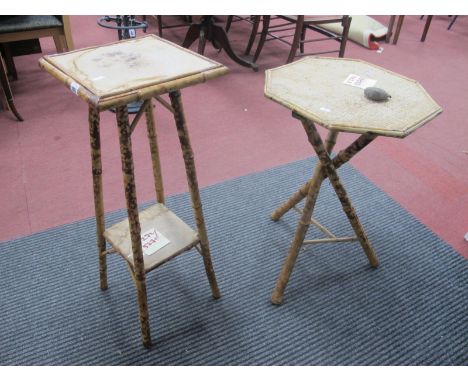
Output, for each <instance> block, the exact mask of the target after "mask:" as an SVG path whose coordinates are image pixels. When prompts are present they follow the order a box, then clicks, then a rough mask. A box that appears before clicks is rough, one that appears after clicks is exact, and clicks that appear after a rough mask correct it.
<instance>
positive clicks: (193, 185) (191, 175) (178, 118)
mask: <svg viewBox="0 0 468 382" xmlns="http://www.w3.org/2000/svg"><path fill="white" fill-rule="evenodd" d="M169 97H170V99H171V105H172V108H173V109H174V118H175V122H176V126H177V132H178V135H179V140H180V146H181V148H182V155H183V157H184V162H185V171H186V173H187V181H188V185H189V190H190V196H191V198H192V207H193V210H194V214H195V221H196V224H197V229H198V236H199V238H200V247H201V253H202V256H203V262H204V264H205V270H206V275H207V277H208V281H209V282H210V286H211V293H212V295H213V297H214V298H219V297H221V294H220V292H219V288H218V283H217V282H216V276H215V272H214V269H213V264H212V262H211V255H210V248H209V243H208V234H207V232H206V227H205V221H204V217H203V210H202V203H201V199H200V192H199V190H198V181H197V174H196V170H195V162H194V157H193V151H192V147H191V145H190V138H189V134H188V129H187V123H186V120H185V116H184V108H183V105H182V100H181V95H180V91H179V90H176V91H173V92H170V93H169Z"/></svg>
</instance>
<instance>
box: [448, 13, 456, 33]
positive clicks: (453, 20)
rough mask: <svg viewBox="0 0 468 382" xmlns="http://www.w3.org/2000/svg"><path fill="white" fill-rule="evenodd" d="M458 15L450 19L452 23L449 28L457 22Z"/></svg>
mask: <svg viewBox="0 0 468 382" xmlns="http://www.w3.org/2000/svg"><path fill="white" fill-rule="evenodd" d="M457 17H458V16H452V20H451V21H450V24H449V26H448V28H447V29H448V30H450V28H452V25H453V24H454V23H455V21H456V20H457Z"/></svg>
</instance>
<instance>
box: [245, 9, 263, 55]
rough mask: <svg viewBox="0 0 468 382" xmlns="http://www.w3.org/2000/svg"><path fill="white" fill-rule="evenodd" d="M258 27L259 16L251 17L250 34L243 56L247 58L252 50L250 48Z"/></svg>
mask: <svg viewBox="0 0 468 382" xmlns="http://www.w3.org/2000/svg"><path fill="white" fill-rule="evenodd" d="M259 26H260V16H258V15H256V16H253V20H252V31H251V32H250V37H249V42H248V43H247V47H246V48H245V52H244V55H246V56H248V55H249V54H250V51H251V50H252V46H253V44H254V42H255V37H257V33H258V27H259Z"/></svg>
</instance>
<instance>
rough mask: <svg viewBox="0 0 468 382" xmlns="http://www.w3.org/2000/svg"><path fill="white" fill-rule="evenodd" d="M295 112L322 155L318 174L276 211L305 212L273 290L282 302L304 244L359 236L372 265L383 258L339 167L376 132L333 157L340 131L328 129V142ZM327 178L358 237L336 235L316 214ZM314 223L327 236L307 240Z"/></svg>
mask: <svg viewBox="0 0 468 382" xmlns="http://www.w3.org/2000/svg"><path fill="white" fill-rule="evenodd" d="M293 116H294V117H295V118H298V119H300V120H301V122H302V125H303V127H304V130H305V132H306V134H307V137H308V140H309V142H310V144H311V145H312V147H313V148H314V150H315V152H316V153H317V155H318V159H319V162H318V164H317V166H316V167H315V170H314V174H313V176H312V178H311V180H309V181H308V182H307V183H306V184H304V185H303V186H302V187H301V188H300V189H299V190H298V191H297V192H296V193H295V194H294V195H292V196H291V197H290V198H289V199H288V200H287V201H286V202H285V203H284V204H283V205H281V206H280V207H279V208H278V209H277V210H276V211H274V212H273V214H272V219H273V220H279V219H280V218H281V216H282V215H284V214H285V213H286V212H287V211H289V210H290V209H295V210H296V211H297V212H299V213H300V214H301V218H300V220H299V223H298V225H297V229H296V233H295V236H294V239H293V241H292V244H291V247H290V249H289V252H288V255H287V257H286V260H285V262H284V265H283V268H282V270H281V272H280V275H279V278H278V280H277V283H276V286H275V288H274V290H273V294H272V297H271V302H272V303H273V304H275V305H279V304H281V303H282V301H283V294H284V290H285V289H286V286H287V283H288V281H289V278H290V276H291V273H292V270H293V268H294V264H295V262H296V259H297V256H298V254H299V251H300V249H301V248H302V247H303V246H304V245H308V244H319V243H334V242H350V241H356V240H357V241H359V243H360V244H361V246H362V248H363V250H364V252H365V254H366V256H367V258H368V260H369V263H370V265H371V266H372V267H374V268H376V267H377V266H378V265H379V261H378V259H377V257H376V255H375V253H374V250H373V248H372V246H371V244H370V242H369V240H368V238H367V235H366V233H365V232H364V229H363V227H362V225H361V223H360V221H359V219H358V217H357V214H356V212H355V210H354V207H353V206H352V204H351V201H350V199H349V197H348V195H347V192H346V190H345V188H344V187H343V185H342V184H341V181H340V178H339V176H338V174H337V171H336V170H337V169H338V168H339V167H340V166H341V165H343V164H344V163H346V162H348V161H349V160H350V159H351V158H352V157H353V156H354V155H356V154H357V153H358V152H359V151H360V150H362V149H363V148H364V147H365V146H367V145H368V144H369V143H370V142H372V141H373V140H374V139H375V138H376V135H374V134H372V133H366V134H363V135H361V136H360V137H359V138H357V139H356V140H355V141H354V142H353V143H351V144H350V145H349V146H348V147H347V148H345V149H343V150H341V151H340V152H339V153H338V154H337V155H336V156H335V157H334V158H333V159H332V158H331V157H330V153H331V151H332V149H333V147H334V145H335V143H336V139H337V136H338V132H336V131H330V132H329V133H328V136H327V139H326V141H325V143H323V141H322V138H321V137H320V135H319V133H318V131H317V128H316V127H315V125H314V123H313V122H312V121H310V120H308V119H305V118H302V117H300V116H298V115H297V114H294V113H293ZM326 178H328V179H329V180H330V182H331V184H332V186H333V189H334V191H335V193H336V195H337V196H338V198H339V200H340V203H341V206H342V208H343V211H344V212H345V213H346V216H347V218H348V220H349V222H350V223H351V226H352V228H353V230H354V232H355V234H356V236H354V237H336V235H334V234H333V233H332V232H330V231H329V230H328V229H327V228H325V227H324V226H323V225H321V224H320V223H319V222H318V221H317V220H315V219H314V218H313V217H312V214H313V210H314V207H315V203H316V201H317V197H318V194H319V192H320V187H321V185H322V182H323V181H324V180H325V179H326ZM304 198H306V201H305V205H304V208H303V210H302V211H301V210H299V209H298V208H297V207H296V204H297V203H299V202H300V201H301V200H302V199H304ZM310 224H313V225H315V226H316V227H317V228H318V229H320V230H321V231H322V232H323V233H324V234H325V235H326V238H323V239H315V240H305V235H306V233H307V231H308V228H309V226H310Z"/></svg>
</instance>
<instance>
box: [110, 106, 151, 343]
mask: <svg viewBox="0 0 468 382" xmlns="http://www.w3.org/2000/svg"><path fill="white" fill-rule="evenodd" d="M116 114H117V125H118V128H119V141H120V156H121V160H122V173H123V181H124V188H125V199H126V202H127V213H128V221H129V224H130V236H131V239H132V252H133V263H134V267H133V269H134V270H133V272H134V281H135V286H136V289H137V295H138V306H139V309H140V326H141V336H142V341H143V345H144V346H145V347H150V346H151V335H150V326H149V315H148V302H147V296H146V280H145V279H146V276H145V265H144V262H143V251H142V248H141V228H140V220H139V218H138V202H137V195H136V186H135V175H134V171H133V154H132V141H131V135H130V134H131V133H130V124H129V122H128V111H127V107H126V106H120V107H118V108H117V110H116Z"/></svg>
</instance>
